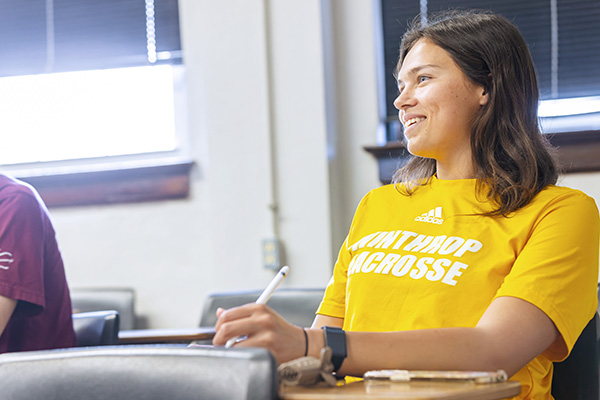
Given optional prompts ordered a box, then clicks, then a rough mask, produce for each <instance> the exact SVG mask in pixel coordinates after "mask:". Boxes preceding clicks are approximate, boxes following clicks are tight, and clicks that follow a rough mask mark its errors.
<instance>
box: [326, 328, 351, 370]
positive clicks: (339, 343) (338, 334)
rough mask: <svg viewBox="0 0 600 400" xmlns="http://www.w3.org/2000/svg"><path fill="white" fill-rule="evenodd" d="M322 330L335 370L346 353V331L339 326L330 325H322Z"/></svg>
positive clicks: (338, 367) (340, 364)
mask: <svg viewBox="0 0 600 400" xmlns="http://www.w3.org/2000/svg"><path fill="white" fill-rule="evenodd" d="M323 331H324V336H325V346H328V347H329V348H331V362H332V363H333V371H334V372H337V371H338V370H339V369H340V367H341V366H342V363H343V362H344V359H345V358H346V356H347V355H348V354H347V348H346V332H344V330H343V329H341V328H334V327H332V326H324V327H323Z"/></svg>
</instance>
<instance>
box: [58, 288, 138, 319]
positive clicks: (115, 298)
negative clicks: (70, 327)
mask: <svg viewBox="0 0 600 400" xmlns="http://www.w3.org/2000/svg"><path fill="white" fill-rule="evenodd" d="M70 294H71V303H72V304H73V312H74V313H79V312H89V311H102V310H116V311H118V312H119V321H120V324H119V326H120V329H123V330H130V329H136V328H138V326H137V321H136V319H137V316H136V314H135V291H134V290H133V289H132V288H127V287H95V288H71V290H70Z"/></svg>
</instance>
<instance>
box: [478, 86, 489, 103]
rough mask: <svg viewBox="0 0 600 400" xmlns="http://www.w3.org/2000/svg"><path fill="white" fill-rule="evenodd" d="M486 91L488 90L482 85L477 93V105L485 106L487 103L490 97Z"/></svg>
mask: <svg viewBox="0 0 600 400" xmlns="http://www.w3.org/2000/svg"><path fill="white" fill-rule="evenodd" d="M488 93H489V92H488V90H487V89H486V88H485V87H483V86H482V87H481V93H480V95H479V105H480V106H485V105H486V104H487V103H488V101H489V99H490V96H489V95H488Z"/></svg>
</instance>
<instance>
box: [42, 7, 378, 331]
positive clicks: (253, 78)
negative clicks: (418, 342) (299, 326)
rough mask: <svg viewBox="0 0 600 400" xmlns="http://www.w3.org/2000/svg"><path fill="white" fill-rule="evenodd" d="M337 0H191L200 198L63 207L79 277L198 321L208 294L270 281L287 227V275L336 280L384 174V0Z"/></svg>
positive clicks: (63, 228) (190, 66)
mask: <svg viewBox="0 0 600 400" xmlns="http://www.w3.org/2000/svg"><path fill="white" fill-rule="evenodd" d="M335 3H336V14H335V21H336V24H337V25H336V26H333V25H331V24H330V22H329V19H330V18H332V17H331V16H332V14H333V6H332V5H331V4H329V2H327V1H316V0H311V1H301V2H298V1H293V0H278V1H268V2H267V1H259V0H232V1H228V2H217V1H213V0H180V11H181V29H182V41H183V48H184V51H185V63H186V69H187V90H188V110H187V112H188V115H189V120H188V125H189V131H190V143H191V148H190V155H191V156H192V158H193V159H194V160H195V161H196V163H197V166H196V168H195V170H194V173H193V180H192V193H191V196H190V198H189V199H186V200H179V201H165V202H158V203H144V204H135V205H117V206H102V207H81V208H69V209H53V210H51V213H52V216H53V220H54V223H55V227H56V230H57V234H58V239H59V242H60V245H61V249H62V252H63V255H64V259H65V263H66V268H67V276H68V279H69V282H70V285H71V286H72V287H86V286H133V287H134V288H135V289H136V291H137V296H138V298H137V300H138V302H137V305H138V311H139V312H140V313H141V314H142V315H144V316H146V317H147V318H148V320H149V326H150V327H161V328H162V327H165V328H167V327H188V326H195V325H197V323H198V320H199V314H200V310H201V306H202V300H203V299H204V297H205V296H206V294H207V293H209V292H212V291H224V290H236V289H245V288H261V287H264V286H265V285H266V284H267V283H268V281H269V280H270V279H271V277H272V276H273V271H270V270H265V269H264V268H263V265H262V253H261V251H262V247H261V241H262V240H263V239H264V238H270V237H273V236H274V235H276V234H278V235H279V237H280V239H281V241H282V243H283V246H284V250H285V255H286V261H287V262H288V263H289V265H290V267H291V273H290V275H289V278H288V279H286V281H285V282H284V284H283V286H305V287H318V286H319V287H322V286H324V285H325V284H326V283H327V281H328V279H329V276H330V273H331V268H332V265H333V261H334V260H335V257H336V254H337V248H338V247H339V245H340V244H341V242H342V241H343V239H344V235H345V230H347V226H348V225H349V222H350V219H351V216H352V213H353V210H354V207H356V204H357V203H358V201H359V200H360V197H361V196H362V194H364V192H365V191H366V190H368V189H369V188H370V187H373V186H376V185H377V180H376V169H375V168H376V166H375V163H374V161H373V160H372V159H371V158H370V156H368V155H367V154H366V153H363V152H362V150H361V146H362V145H368V144H372V143H373V132H374V131H375V128H376V124H377V115H376V106H375V103H374V102H373V99H374V98H375V86H374V79H375V78H374V76H375V74H374V62H373V60H372V57H371V55H370V54H371V53H372V51H373V48H372V46H373V44H372V30H371V28H370V23H371V19H370V18H365V15H364V14H365V13H366V14H367V16H368V14H369V12H370V4H369V2H362V3H364V4H360V5H351V6H350V5H346V4H344V5H343V6H342V2H335ZM357 3H358V2H357ZM355 18H356V19H358V21H357V22H356V23H355V22H354V21H352V20H351V19H355ZM353 26H356V27H357V28H358V30H357V31H356V32H352V29H351V28H352V27H353ZM347 34H348V35H347ZM346 35H347V36H346ZM353 42H354V43H353ZM332 50H333V51H335V56H332V53H330V51H332ZM365 54H367V56H365ZM337 57H340V58H339V59H338V58H337ZM363 59H366V60H367V61H366V62H365V61H364V60H363ZM334 61H335V63H334ZM345 66H347V68H345ZM326 75H328V77H329V78H331V77H332V76H333V78H334V79H335V82H333V81H326ZM350 75H352V76H350ZM347 81H351V83H348V82H347ZM357 89H358V90H357ZM338 96H343V97H347V99H345V100H344V101H343V102H341V103H339V104H338V108H337V111H336V110H335V109H333V105H334V104H336V98H337V97H338ZM361 102H366V103H367V105H366V106H363V105H361ZM363 107H366V109H367V111H368V112H364V113H362V112H361V109H362V108H363ZM355 113H356V114H362V115H359V116H354V114H355ZM349 116H352V117H353V118H352V120H348V119H347V118H348V117H349ZM336 126H337V127H340V128H341V129H340V132H337V133H336V132H334V130H335V129H336ZM333 148H335V149H336V151H335V152H332V151H330V150H331V149H333ZM271 149H273V150H274V151H273V152H271ZM272 154H274V157H271V155H272ZM357 155H358V157H357ZM272 165H273V166H274V168H271V166H272ZM272 171H275V173H274V174H272V173H271V172H272ZM364 176H367V177H368V178H367V179H363V177H364ZM354 178H357V179H354ZM332 180H335V182H332ZM348 182H350V184H349V185H348V186H347V188H346V189H345V190H343V187H344V186H345V185H346V183H348ZM334 183H335V184H334ZM334 186H335V187H334ZM359 192H360V193H359ZM274 201H275V203H274ZM273 204H276V205H277V209H278V215H276V216H275V217H273V213H272V212H271V208H270V206H271V205H273ZM332 210H333V211H332Z"/></svg>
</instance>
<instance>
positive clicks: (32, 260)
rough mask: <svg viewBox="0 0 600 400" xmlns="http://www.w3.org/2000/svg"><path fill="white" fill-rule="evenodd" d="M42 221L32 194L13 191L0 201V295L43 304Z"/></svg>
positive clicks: (39, 307) (40, 211) (36, 309)
mask: <svg viewBox="0 0 600 400" xmlns="http://www.w3.org/2000/svg"><path fill="white" fill-rule="evenodd" d="M43 243H44V223H43V218H42V210H41V209H40V204H39V202H38V201H37V199H36V198H35V197H34V195H33V194H31V195H29V194H27V193H23V192H14V193H11V194H9V195H7V196H5V197H3V198H2V199H1V200H0V295H2V296H5V297H9V298H12V299H15V300H20V301H24V302H27V303H31V305H33V306H34V308H33V310H32V313H35V312H39V311H41V309H42V308H43V307H44V306H45V300H44V298H45V295H44V269H43V258H44V247H43V246H44V244H43Z"/></svg>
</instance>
